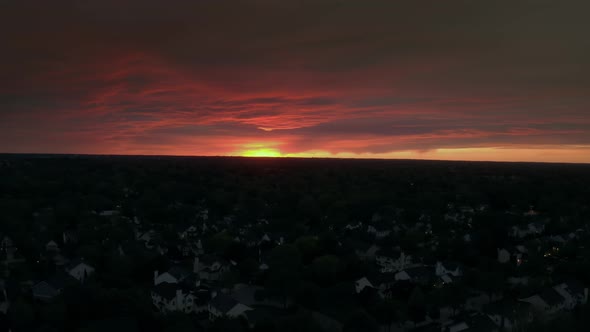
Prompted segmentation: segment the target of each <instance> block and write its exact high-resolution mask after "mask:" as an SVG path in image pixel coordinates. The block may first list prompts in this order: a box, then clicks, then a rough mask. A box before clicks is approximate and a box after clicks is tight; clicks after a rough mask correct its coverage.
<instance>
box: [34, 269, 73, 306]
mask: <svg viewBox="0 0 590 332" xmlns="http://www.w3.org/2000/svg"><path fill="white" fill-rule="evenodd" d="M68 282H74V278H73V277H72V276H70V275H69V274H66V273H64V272H61V273H58V274H56V275H54V276H53V277H51V278H49V279H47V280H44V281H41V282H38V283H36V284H35V285H33V287H31V291H32V294H33V298H35V299H37V300H40V301H51V300H52V299H53V298H54V297H56V296H58V295H59V294H61V292H62V291H63V289H64V288H65V286H66V284H67V283H68Z"/></svg>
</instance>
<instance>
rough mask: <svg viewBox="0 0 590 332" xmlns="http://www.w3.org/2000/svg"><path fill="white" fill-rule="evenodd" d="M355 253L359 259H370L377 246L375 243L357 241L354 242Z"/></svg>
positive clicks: (373, 255) (374, 253)
mask: <svg viewBox="0 0 590 332" xmlns="http://www.w3.org/2000/svg"><path fill="white" fill-rule="evenodd" d="M355 248H356V249H355V253H356V255H357V256H358V257H359V258H360V259H361V260H371V259H373V258H375V255H376V253H377V251H378V250H379V247H378V246H377V245H375V244H372V245H370V244H367V243H364V242H362V243H357V244H355Z"/></svg>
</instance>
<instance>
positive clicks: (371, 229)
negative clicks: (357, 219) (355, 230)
mask: <svg viewBox="0 0 590 332" xmlns="http://www.w3.org/2000/svg"><path fill="white" fill-rule="evenodd" d="M367 233H369V234H373V235H375V237H376V238H377V239H382V238H384V237H386V236H388V235H389V234H391V229H381V228H380V229H377V228H376V227H375V226H373V225H369V226H368V227H367Z"/></svg>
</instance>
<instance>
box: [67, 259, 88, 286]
mask: <svg viewBox="0 0 590 332" xmlns="http://www.w3.org/2000/svg"><path fill="white" fill-rule="evenodd" d="M67 271H68V273H69V274H70V275H71V276H72V277H74V278H76V279H78V281H80V282H84V280H85V279H86V278H87V277H89V276H90V275H92V274H93V273H94V268H93V267H92V266H90V265H89V264H87V263H85V262H84V261H83V260H74V261H72V262H71V263H70V264H69V265H68V268H67Z"/></svg>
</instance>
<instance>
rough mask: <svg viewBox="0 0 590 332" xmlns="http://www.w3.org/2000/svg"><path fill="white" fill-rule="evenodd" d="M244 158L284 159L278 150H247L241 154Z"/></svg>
mask: <svg viewBox="0 0 590 332" xmlns="http://www.w3.org/2000/svg"><path fill="white" fill-rule="evenodd" d="M241 156H242V157H282V156H283V155H282V154H281V152H280V151H279V150H277V149H272V148H260V149H253V150H246V151H244V152H242V153H241Z"/></svg>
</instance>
